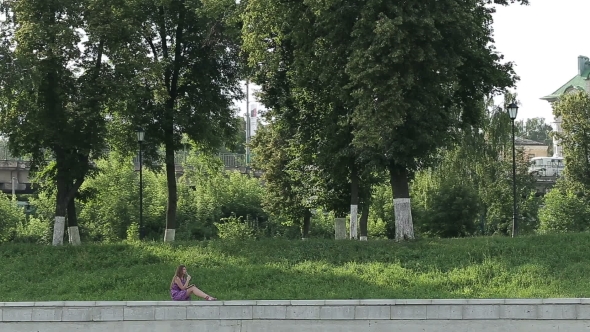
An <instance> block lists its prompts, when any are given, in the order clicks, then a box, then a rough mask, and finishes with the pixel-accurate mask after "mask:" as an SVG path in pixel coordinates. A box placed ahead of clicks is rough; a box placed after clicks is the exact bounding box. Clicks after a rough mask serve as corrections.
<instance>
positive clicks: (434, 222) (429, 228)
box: [413, 180, 479, 238]
mask: <svg viewBox="0 0 590 332" xmlns="http://www.w3.org/2000/svg"><path fill="white" fill-rule="evenodd" d="M414 202H415V204H414V205H415V207H414V209H413V210H414V214H415V223H414V224H415V226H416V229H417V231H418V232H419V233H421V234H422V235H425V236H431V237H443V238H446V237H464V236H469V235H473V234H474V233H475V232H476V230H477V226H476V225H477V224H476V220H477V215H478V209H479V198H478V195H477V192H476V191H475V189H474V188H473V187H472V186H470V185H468V184H464V183H461V182H456V181H449V180H443V181H442V182H441V183H440V184H439V185H438V186H433V187H427V188H426V190H425V191H424V192H423V195H422V196H419V197H418V198H417V199H416V200H414Z"/></svg>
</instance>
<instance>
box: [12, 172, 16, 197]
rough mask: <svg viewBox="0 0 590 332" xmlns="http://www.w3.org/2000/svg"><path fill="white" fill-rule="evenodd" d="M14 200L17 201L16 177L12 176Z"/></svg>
mask: <svg viewBox="0 0 590 332" xmlns="http://www.w3.org/2000/svg"><path fill="white" fill-rule="evenodd" d="M12 200H13V201H16V178H15V177H14V176H13V177H12Z"/></svg>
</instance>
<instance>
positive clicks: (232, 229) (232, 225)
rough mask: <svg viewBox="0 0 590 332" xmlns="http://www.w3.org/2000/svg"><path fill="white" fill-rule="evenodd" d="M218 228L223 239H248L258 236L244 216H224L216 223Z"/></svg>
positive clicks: (218, 233)
mask: <svg viewBox="0 0 590 332" xmlns="http://www.w3.org/2000/svg"><path fill="white" fill-rule="evenodd" d="M214 225H215V227H216V228H217V230H218V232H217V236H219V238H220V239H223V240H248V239H254V238H256V235H255V231H254V229H253V227H252V225H250V224H249V223H247V222H245V221H244V220H243V218H242V217H236V216H231V217H229V218H222V219H221V221H220V222H218V223H214Z"/></svg>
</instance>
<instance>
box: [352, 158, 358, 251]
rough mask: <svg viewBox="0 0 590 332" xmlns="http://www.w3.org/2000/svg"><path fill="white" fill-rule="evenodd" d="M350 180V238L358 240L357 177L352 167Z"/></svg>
mask: <svg viewBox="0 0 590 332" xmlns="http://www.w3.org/2000/svg"><path fill="white" fill-rule="evenodd" d="M350 176H351V179H350V238H351V239H352V240H356V239H358V208H359V181H360V180H359V176H358V173H357V172H356V169H355V167H354V166H353V169H352V172H351V175H350Z"/></svg>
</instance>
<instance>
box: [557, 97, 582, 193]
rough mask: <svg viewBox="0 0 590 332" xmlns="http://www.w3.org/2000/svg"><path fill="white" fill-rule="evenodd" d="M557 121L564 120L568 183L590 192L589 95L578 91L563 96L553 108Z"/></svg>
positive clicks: (558, 135) (563, 142)
mask: <svg viewBox="0 0 590 332" xmlns="http://www.w3.org/2000/svg"><path fill="white" fill-rule="evenodd" d="M553 112H554V113H555V116H556V117H560V116H561V117H562V124H561V128H562V130H563V131H562V132H561V133H556V135H557V137H558V138H559V139H560V140H561V144H562V146H563V153H564V156H565V174H566V178H567V180H568V181H571V182H572V183H575V184H577V185H578V186H580V187H581V188H583V189H584V192H585V194H588V191H590V95H588V93H587V92H585V91H576V92H573V93H569V94H566V95H564V96H562V97H561V98H560V99H559V100H558V101H557V102H556V103H555V105H554V106H553Z"/></svg>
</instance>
